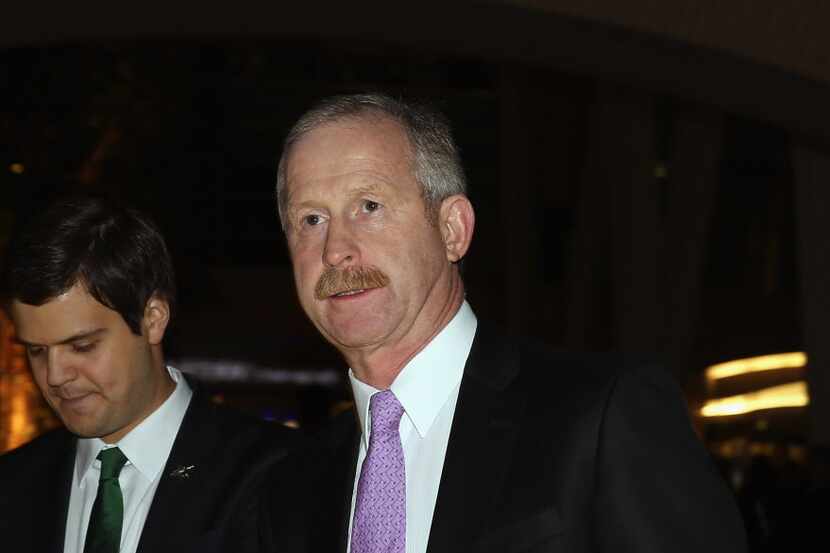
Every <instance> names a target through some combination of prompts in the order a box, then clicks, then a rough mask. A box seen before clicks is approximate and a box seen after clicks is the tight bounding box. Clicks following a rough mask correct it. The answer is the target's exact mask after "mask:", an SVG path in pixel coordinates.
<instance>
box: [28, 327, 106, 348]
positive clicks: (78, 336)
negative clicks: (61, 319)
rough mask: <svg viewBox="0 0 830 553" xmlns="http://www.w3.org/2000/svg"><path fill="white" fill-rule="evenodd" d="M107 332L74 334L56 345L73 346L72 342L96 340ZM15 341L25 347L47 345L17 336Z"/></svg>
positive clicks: (93, 331)
mask: <svg viewBox="0 0 830 553" xmlns="http://www.w3.org/2000/svg"><path fill="white" fill-rule="evenodd" d="M106 331H107V329H106V328H96V329H93V330H84V331H82V332H78V333H77V334H73V335H72V336H69V337H68V338H64V339H63V340H61V341H59V342H56V343H55V344H54V345H56V346H61V345H64V344H71V343H72V342H77V341H79V340H86V339H89V338H95V337H96V336H99V335H100V334H103V333H104V332H106ZM14 341H15V342H17V343H18V344H22V345H24V346H42V345H45V344H35V343H32V342H27V341H26V340H24V339H23V338H20V337H19V336H15V338H14Z"/></svg>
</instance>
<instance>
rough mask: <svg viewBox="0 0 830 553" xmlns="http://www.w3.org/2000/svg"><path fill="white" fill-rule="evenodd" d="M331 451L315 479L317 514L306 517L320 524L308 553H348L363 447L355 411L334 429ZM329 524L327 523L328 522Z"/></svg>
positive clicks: (314, 533) (311, 538)
mask: <svg viewBox="0 0 830 553" xmlns="http://www.w3.org/2000/svg"><path fill="white" fill-rule="evenodd" d="M333 429H334V431H333V432H331V434H330V435H329V436H330V441H328V440H327V441H328V444H329V445H328V447H329V448H330V449H328V450H327V451H326V450H324V451H323V453H322V454H323V455H324V456H328V459H326V460H325V462H324V463H323V464H322V465H321V466H322V471H321V472H322V473H319V472H318V474H316V475H314V476H312V480H313V481H314V482H316V483H317V490H316V495H317V498H315V501H314V503H313V504H314V508H313V510H314V511H315V512H309V513H307V514H306V515H305V516H307V517H308V520H307V521H306V524H308V521H316V523H315V524H319V526H318V527H317V528H314V526H315V525H314V524H311V525H309V526H310V527H311V528H312V533H311V536H310V541H311V543H312V544H313V545H312V547H310V548H309V549H308V551H313V552H320V553H324V552H325V553H330V552H345V551H346V547H347V545H348V533H349V522H350V520H349V515H350V514H351V509H352V491H353V489H354V478H355V471H356V468H357V453H358V447H359V445H360V431H359V427H358V424H357V417H356V416H355V415H354V412H353V410H352V411H350V412H349V413H348V414H345V415H344V416H342V417H341V420H338V421H337V424H336V425H334V427H333ZM326 518H327V519H328V520H324V519H326ZM319 528H332V529H334V534H331V533H329V532H320V531H319Z"/></svg>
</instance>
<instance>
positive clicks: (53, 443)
mask: <svg viewBox="0 0 830 553" xmlns="http://www.w3.org/2000/svg"><path fill="white" fill-rule="evenodd" d="M75 440H76V438H75V436H74V435H72V434H71V433H70V432H69V431H67V430H66V429H64V428H56V429H53V430H50V431H48V432H46V433H44V434H42V435H40V436H38V437H37V438H35V439H34V440H32V441H30V442H28V443H26V444H23V445H21V446H20V447H18V448H15V449H13V450H11V451H9V452H7V453H5V454H3V455H0V475H4V474H9V471H13V470H15V467H24V466H25V467H39V466H41V465H48V464H50V463H53V462H55V461H56V460H57V459H58V458H59V457H60V456H61V454H63V453H66V454H67V455H68V454H70V453H71V452H72V451H74V447H75ZM18 475H19V473H18Z"/></svg>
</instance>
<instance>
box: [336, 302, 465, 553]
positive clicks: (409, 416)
mask: <svg viewBox="0 0 830 553" xmlns="http://www.w3.org/2000/svg"><path fill="white" fill-rule="evenodd" d="M476 325H477V321H476V317H475V315H474V314H473V310H472V309H471V308H470V306H469V304H467V302H466V301H465V302H464V303H463V304H462V305H461V308H460V309H459V310H458V312H457V313H456V314H455V316H454V317H453V318H452V320H451V321H450V322H449V324H447V326H445V327H444V328H443V329H442V330H441V332H439V333H438V335H437V336H435V338H433V339H432V341H431V342H430V343H429V344H427V346H426V347H425V348H424V349H422V350H421V351H420V352H418V354H417V355H416V356H415V357H413V358H412V360H410V361H409V363H407V364H406V366H405V367H404V368H403V370H401V372H400V373H399V374H398V376H397V378H395V381H394V382H393V383H392V386H390V389H391V390H392V392H393V393H394V394H395V397H397V398H398V401H400V402H401V405H402V406H403V409H404V415H403V416H402V417H401V424H400V433H401V443H402V445H403V454H404V467H405V470H406V553H426V550H427V543H428V541H429V531H430V527H431V526H432V513H433V511H434V510H435V500H436V498H437V497H438V486H439V484H440V483H441V471H442V470H443V468H444V457H445V455H446V452H447V441H448V440H449V436H450V427H451V426H452V419H453V414H454V413H455V404H456V401H457V400H458V390H459V386H460V385H461V377H462V375H463V374H464V364H465V363H466V362H467V356H468V355H469V354H470V348H471V347H472V344H473V337H474V336H475V332H476ZM349 380H350V381H351V385H352V391H353V392H354V398H355V407H356V408H357V415H358V418H359V419H360V427H361V429H362V430H363V433H362V438H361V440H360V449H359V452H358V458H357V472H356V474H355V477H354V490H353V492H352V508H351V515H350V517H349V520H350V522H349V536H348V543H349V546H348V551H349V552H351V541H352V530H351V525H352V523H351V520H352V519H353V518H354V504H355V498H356V496H357V482H358V479H359V477H360V469H361V467H362V466H363V460H364V459H365V458H366V450H367V448H368V447H369V434H370V430H371V420H370V417H371V413H370V412H369V400H370V399H371V397H372V395H374V394H375V393H377V392H379V391H380V390H377V389H376V388H373V387H372V386H369V385H368V384H365V383H363V382H361V381H360V380H358V379H357V378H356V377H355V376H354V373H353V372H352V371H351V370H349Z"/></svg>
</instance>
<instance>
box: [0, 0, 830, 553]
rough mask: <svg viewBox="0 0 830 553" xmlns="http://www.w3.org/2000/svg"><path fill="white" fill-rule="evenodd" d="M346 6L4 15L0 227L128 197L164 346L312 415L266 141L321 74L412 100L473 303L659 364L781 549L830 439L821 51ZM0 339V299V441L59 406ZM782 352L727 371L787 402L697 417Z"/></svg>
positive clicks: (266, 399) (212, 375)
mask: <svg viewBox="0 0 830 553" xmlns="http://www.w3.org/2000/svg"><path fill="white" fill-rule="evenodd" d="M430 6H431V7H430ZM370 7H371V8H372V9H367V10H366V11H365V12H358V11H354V10H351V9H347V8H345V7H342V6H341V7H329V6H326V7H325V8H323V7H322V6H319V5H316V6H315V5H314V4H313V3H312V4H310V5H308V6H306V7H305V8H303V7H297V6H294V7H292V8H291V9H290V10H288V11H285V12H283V11H281V10H280V9H279V8H277V7H271V8H264V7H261V6H260V7H259V8H257V9H256V10H254V9H249V8H240V9H239V10H237V11H234V12H233V13H224V12H221V13H220V12H217V11H208V12H205V11H201V10H200V9H199V8H198V7H197V6H190V8H192V10H191V11H188V10H187V9H186V8H185V7H182V6H177V7H164V8H161V7H159V6H147V9H145V10H140V11H137V12H134V13H122V14H113V13H110V12H105V11H103V10H102V11H99V12H95V11H93V10H91V9H90V10H88V13H86V12H85V13H81V12H78V11H77V10H76V9H74V8H71V9H70V8H60V10H61V12H60V13H58V12H54V11H51V12H44V13H43V14H41V15H38V14H36V13H34V12H33V11H29V12H27V13H26V14H24V16H25V17H24V16H21V18H20V19H18V20H17V21H18V23H19V24H17V25H16V24H13V23H12V21H15V18H14V17H11V16H10V17H9V18H7V19H6V22H5V23H3V25H4V26H5V27H6V29H4V30H6V31H8V32H6V33H5V34H4V35H3V36H4V38H3V39H2V41H0V84H2V85H3V86H2V87H0V130H2V135H3V137H4V140H2V142H0V190H2V191H3V192H2V196H1V197H2V200H0V248H1V247H2V244H3V243H5V241H7V240H8V239H9V237H11V236H12V235H13V234H14V231H15V228H16V226H17V225H18V224H19V223H21V222H25V221H26V220H27V219H28V218H29V217H30V216H31V215H32V214H34V213H36V212H37V211H38V210H39V209H41V208H42V207H43V206H44V205H46V204H47V203H48V202H49V201H50V200H52V199H54V198H55V197H57V196H60V195H63V194H66V193H72V192H96V193H101V194H105V195H109V196H112V197H115V198H118V199H120V200H123V201H125V202H127V203H130V204H132V205H135V206H137V207H139V208H141V209H143V210H144V211H146V212H148V213H150V214H151V215H152V216H153V217H154V218H155V219H156V221H157V222H158V223H159V225H160V226H161V228H162V230H163V231H164V233H165V235H166V237H167V239H168V242H169V245H170V247H171V251H172V254H173V257H174V262H175V265H176V268H177V272H178V283H179V289H180V298H179V300H180V302H179V303H180V310H179V312H178V313H177V315H176V319H175V321H174V326H173V328H172V329H171V333H170V335H169V336H168V338H167V339H166V341H165V345H166V352H167V354H168V356H169V357H170V358H171V359H172V360H173V362H174V364H176V365H177V366H180V367H181V368H183V369H185V370H187V371H189V372H193V373H195V374H198V375H200V376H201V378H202V379H203V380H204V381H205V382H206V385H207V386H208V388H209V389H210V390H211V391H212V393H214V395H215V399H216V400H217V401H225V402H227V403H231V404H234V405H237V406H239V407H240V408H243V409H246V410H249V411H251V412H254V413H257V414H259V415H261V416H264V417H266V418H270V419H275V420H279V421H283V422H291V423H292V424H294V423H296V424H300V425H304V426H313V425H316V424H318V423H321V422H323V421H324V420H325V419H327V418H328V416H329V415H330V414H331V413H332V412H333V411H336V410H338V409H342V408H345V406H346V405H347V402H348V400H349V397H348V390H347V388H346V386H345V378H344V376H345V367H344V365H343V362H342V361H341V360H340V358H339V357H338V356H337V355H336V353H335V352H334V351H333V350H332V349H331V348H330V347H329V346H327V345H326V344H325V343H323V342H322V340H321V339H320V338H319V336H318V335H317V333H316V331H315V330H314V329H313V327H312V326H311V325H310V323H308V322H307V320H306V319H305V317H304V315H303V314H302V313H301V311H300V309H299V306H298V303H297V301H296V299H295V294H294V288H293V280H292V276H291V270H290V264H289V260H288V257H287V254H286V248H285V245H284V241H283V238H282V234H281V231H280V228H279V222H278V220H277V216H276V209H275V206H274V201H273V184H274V175H275V168H276V161H277V158H278V156H279V148H280V143H281V141H282V138H283V137H284V134H285V133H286V131H287V130H288V128H289V126H290V125H291V124H292V123H293V122H294V121H295V120H296V118H297V117H298V116H299V115H300V114H301V113H302V112H303V111H304V110H305V109H307V108H308V107H309V106H310V105H311V104H312V103H314V101H315V100H317V99H319V98H321V97H324V96H328V95H331V94H337V93H351V92H362V91H366V90H383V91H386V92H390V93H392V94H395V95H403V96H405V97H410V98H419V99H426V100H428V101H431V102H433V103H434V104H436V105H437V106H438V107H440V108H441V109H442V110H443V111H445V113H447V114H448V116H449V117H450V119H451V121H452V123H453V125H454V128H455V130H456V138H457V141H458V143H459V145H460V148H461V151H462V158H463V161H464V164H465V168H466V170H467V174H468V180H469V182H470V196H471V199H472V201H473V204H474V206H475V209H476V213H477V227H476V233H475V237H474V241H473V246H472V249H471V251H470V252H469V254H468V257H467V259H466V261H465V268H464V276H465V283H466V286H467V290H468V299H469V301H470V303H471V305H472V306H473V308H474V310H475V312H476V314H477V316H478V317H479V318H483V319H487V320H492V321H496V322H498V323H499V324H501V325H502V326H504V327H506V328H507V329H509V330H510V331H512V332H515V333H518V334H522V335H525V336H530V337H533V338H536V339H538V340H541V341H544V342H546V343H547V344H549V345H550V346H551V347H553V348H560V349H579V350H582V349H590V350H600V351H617V352H625V353H633V354H643V353H645V354H649V355H656V356H658V357H660V358H662V359H663V360H664V361H665V362H666V364H667V366H669V367H671V370H672V371H673V372H674V374H675V375H676V377H677V379H678V382H679V383H680V384H681V386H683V388H684V391H685V392H686V395H687V398H688V402H689V408H690V414H691V415H692V418H693V422H694V424H695V425H696V428H697V429H698V431H699V433H700V435H701V438H702V439H704V440H705V441H706V442H707V444H708V445H709V447H710V449H711V450H712V452H713V454H715V455H716V456H717V458H718V459H719V461H720V462H721V464H722V467H723V469H724V475H725V477H727V478H728V479H729V480H730V483H731V484H732V485H733V487H734V488H735V489H736V492H738V493H739V494H740V498H741V501H742V506H743V507H744V509H745V512H746V513H748V525H749V526H750V530H751V535H752V539H753V545H754V548H755V549H756V550H759V551H760V550H778V549H777V547H778V545H779V544H780V542H781V541H783V540H784V538H782V536H786V537H787V539H789V538H791V537H792V536H793V535H795V533H794V531H793V528H794V527H795V528H797V527H801V526H804V525H806V524H807V522H806V519H803V518H802V519H799V518H797V517H796V518H793V516H790V515H789V514H786V513H792V512H800V510H799V509H794V508H792V505H808V503H807V501H808V500H812V499H810V498H813V497H814V495H811V494H813V492H814V491H815V490H818V489H821V486H823V485H824V482H825V481H824V480H822V479H821V478H820V477H818V476H816V475H817V474H819V473H820V472H821V468H822V467H823V466H826V465H823V464H822V463H824V462H825V461H824V457H823V455H824V453H823V452H824V451H825V449H823V448H824V447H825V446H826V445H828V443H829V442H830V423H828V417H827V416H825V415H828V414H830V413H828V412H827V411H828V403H830V386H828V378H827V376H826V375H827V362H826V361H827V360H828V359H830V351H828V346H827V345H825V344H824V342H825V340H824V339H823V334H824V329H825V328H827V323H830V313H828V309H827V306H828V305H830V301H828V300H829V299H830V298H828V294H827V292H826V291H824V288H825V285H824V283H825V282H827V279H828V277H830V263H828V259H830V255H828V248H827V245H826V240H825V238H824V237H825V236H826V235H827V234H826V232H827V231H830V228H827V227H828V225H830V223H829V222H828V220H827V217H826V216H825V214H824V212H825V209H824V206H826V205H827V200H828V199H830V198H828V195H829V194H828V192H827V191H826V187H825V185H824V183H825V182H827V181H826V179H825V177H830V161H828V160H830V158H828V157H827V153H826V152H827V151H828V144H830V141H828V138H830V119H828V115H827V111H826V110H825V109H823V108H824V106H823V103H824V100H825V99H826V98H827V97H828V96H827V93H828V92H830V91H828V90H827V88H828V87H827V85H826V82H825V81H824V80H823V79H822V78H821V75H822V73H821V71H822V70H823V66H822V65H821V64H820V63H818V62H816V63H815V64H813V65H809V66H807V65H804V64H801V65H798V64H795V63H794V62H793V64H792V65H791V66H787V64H786V62H787V61H788V60H796V59H799V58H798V56H797V55H796V54H797V53H798V52H797V51H793V50H792V49H790V50H787V49H786V48H784V47H783V46H782V48H784V49H783V50H782V51H783V52H785V53H786V52H791V57H790V58H786V56H784V57H783V58H782V57H778V58H774V56H772V54H771V52H772V53H775V52H777V50H770V49H764V48H762V46H761V45H763V41H756V42H753V41H752V40H745V41H741V40H740V37H741V35H739V34H737V35H735V36H734V37H733V38H734V40H733V41H732V42H731V43H729V45H731V47H730V48H727V47H726V46H727V45H726V44H725V43H724V40H726V39H725V38H724V37H729V36H731V35H723V34H717V33H715V34H712V35H705V34H699V35H697V36H695V37H692V38H690V36H689V32H691V31H689V29H692V30H694V29H698V30H700V29H705V28H706V27H705V26H698V27H695V26H694V25H692V26H690V27H682V28H681V27H678V25H679V23H678V20H677V19H676V18H671V17H669V14H667V13H665V12H663V11H660V12H659V13H660V14H662V16H661V17H665V18H666V19H665V22H666V27H665V28H660V27H659V23H660V19H659V18H656V19H655V18H651V19H649V18H646V19H640V20H637V25H635V24H634V23H633V20H632V19H631V17H628V16H624V15H620V14H617V15H616V16H615V17H618V19H614V20H612V21H607V20H605V19H604V18H603V17H601V16H602V15H603V13H604V12H602V10H603V6H602V3H601V2H599V3H597V4H596V5H595V8H594V9H595V10H596V14H595V15H596V18H595V19H592V18H590V17H589V18H586V17H584V16H585V14H582V15H580V16H579V17H576V16H575V15H574V14H573V13H570V12H569V13H567V14H562V13H553V12H552V11H551V10H541V9H540V10H539V11H537V9H536V8H530V7H527V6H525V7H520V6H518V5H512V6H510V5H502V4H501V3H498V2H496V3H477V2H472V3H469V2H468V3H465V2H458V3H452V4H451V5H449V6H442V7H440V8H439V7H438V6H432V5H431V4H424V5H420V4H419V5H414V4H413V5H410V6H408V7H407V8H406V9H405V8H404V7H403V6H398V7H397V8H395V9H392V8H389V7H381V6H379V5H377V6H376V5H371V6H370ZM548 7H550V6H548ZM606 7H607V6H606ZM153 8H158V9H153ZM246 9H248V11H246ZM655 9H656V8H655ZM701 9H704V8H701ZM645 13H650V12H645ZM655 13H657V12H655ZM606 15H607V14H606ZM629 15H631V14H629ZM758 17H759V18H760V19H759V20H760V21H762V22H766V21H767V19H766V17H768V15H767V16H761V15H759V16H758ZM646 23H648V24H649V25H651V28H650V29H649V28H648V27H649V25H646ZM655 26H656V28H655ZM644 27H645V28H644ZM718 28H719V27H717V25H715V27H714V29H715V30H717V29H718ZM684 29H685V30H684ZM656 31H660V32H656ZM746 33H748V34H747V35H746V36H747V37H749V38H752V37H755V33H754V32H753V30H752V29H751V28H750V27H747V29H746ZM707 38H708V40H704V39H707ZM792 40H793V41H795V40H796V38H793V39H792ZM719 41H720V42H719ZM727 42H728V41H727ZM785 44H786V43H785ZM736 45H738V46H742V47H743V48H744V49H745V50H744V51H740V48H738V47H736ZM750 45H754V46H752V47H750ZM791 46H792V44H791ZM764 55H766V56H767V58H766V59H764ZM773 58H774V59H773ZM785 58H786V59H785ZM828 74H829V75H830V72H828ZM12 334H13V330H12V329H11V327H10V325H9V324H8V322H7V321H6V322H4V321H3V320H1V319H0V338H2V340H0V373H2V376H0V379H2V381H0V402H2V403H0V406H2V411H0V437H2V438H3V440H5V447H2V448H0V450H2V449H8V448H10V447H12V446H14V445H17V444H19V443H20V442H22V441H25V440H27V439H30V438H31V437H33V436H34V435H36V434H37V433H39V432H41V431H42V430H43V429H45V428H48V427H49V426H51V425H53V424H54V421H53V419H51V418H50V416H49V414H48V412H46V411H45V410H44V409H43V406H42V405H41V404H40V403H39V402H38V396H37V393H36V390H34V389H33V388H32V386H31V382H30V381H29V380H27V377H26V372H25V367H24V361H23V359H22V356H21V352H20V351H19V349H17V348H16V347H15V346H14V344H13V341H12ZM784 351H806V352H807V354H808V357H809V364H808V366H807V367H806V368H805V369H800V370H798V371H791V372H788V373H786V374H784V375H777V376H775V377H774V378H772V380H771V379H770V378H769V377H759V376H755V377H750V378H744V379H742V380H739V381H737V382H734V383H732V385H731V388H730V389H731V390H732V392H730V393H738V392H744V391H752V390H756V389H759V388H761V387H763V386H764V385H767V384H769V383H771V382H772V381H773V380H774V381H775V382H774V383H781V382H789V381H795V380H805V379H806V380H807V382H808V383H809V385H810V396H811V403H810V406H809V407H808V408H789V409H776V410H766V411H762V412H755V413H750V414H748V415H743V416H738V417H727V418H724V419H718V420H716V421H713V420H710V419H704V418H702V417H701V416H700V415H699V408H700V406H701V405H702V404H703V403H704V402H705V401H706V400H707V399H710V398H711V397H712V396H713V395H718V393H717V392H716V391H713V390H712V389H711V388H707V386H706V383H705V379H704V377H703V374H704V369H705V368H706V367H707V366H709V365H711V364H713V363H717V362H722V361H727V360H730V359H735V358H741V357H747V356H753V355H762V354H767V353H777V352H784ZM21 413H25V414H26V416H25V417H24V416H23V415H22V414H21ZM0 445H2V444H0ZM757 474H761V475H762V476H761V477H757V476H756V475H757ZM753 478H755V480H753ZM759 479H760V480H759ZM759 482H760V483H759ZM782 498H785V499H782ZM805 498H807V499H805ZM782 506H784V507H782ZM759 509H760V511H759ZM758 512H762V513H765V514H764V517H765V518H764V521H765V522H762V521H759V519H758V517H757V516H756V515H754V514H753V513H758ZM770 521H772V522H770Z"/></svg>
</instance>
